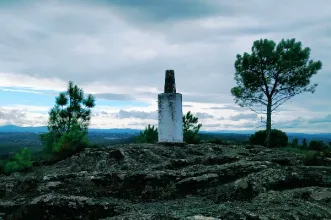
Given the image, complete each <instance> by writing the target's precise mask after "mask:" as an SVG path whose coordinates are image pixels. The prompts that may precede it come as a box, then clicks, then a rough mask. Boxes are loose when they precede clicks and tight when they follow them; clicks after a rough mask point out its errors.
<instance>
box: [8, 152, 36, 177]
mask: <svg viewBox="0 0 331 220" xmlns="http://www.w3.org/2000/svg"><path fill="white" fill-rule="evenodd" d="M31 167H32V160H31V151H30V150H29V149H28V148H26V147H25V148H23V150H22V151H21V152H18V153H16V154H15V156H14V157H13V158H12V159H10V160H9V161H8V162H7V163H6V164H5V166H4V172H5V173H6V174H10V173H13V172H19V171H24V170H27V169H29V168H31Z"/></svg>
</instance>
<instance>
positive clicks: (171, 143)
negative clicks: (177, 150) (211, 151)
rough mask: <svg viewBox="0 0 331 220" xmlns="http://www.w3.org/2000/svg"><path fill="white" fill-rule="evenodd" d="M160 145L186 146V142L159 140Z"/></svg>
mask: <svg viewBox="0 0 331 220" xmlns="http://www.w3.org/2000/svg"><path fill="white" fill-rule="evenodd" d="M157 144H158V145H163V146H185V145H186V143H185V142H157Z"/></svg>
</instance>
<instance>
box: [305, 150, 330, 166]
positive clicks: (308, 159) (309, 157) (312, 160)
mask: <svg viewBox="0 0 331 220" xmlns="http://www.w3.org/2000/svg"><path fill="white" fill-rule="evenodd" d="M303 163H304V165H306V166H323V165H324V164H325V157H324V156H322V155H321V154H320V153H319V152H316V151H315V152H311V151H309V152H307V153H306V154H305V156H304V160H303Z"/></svg>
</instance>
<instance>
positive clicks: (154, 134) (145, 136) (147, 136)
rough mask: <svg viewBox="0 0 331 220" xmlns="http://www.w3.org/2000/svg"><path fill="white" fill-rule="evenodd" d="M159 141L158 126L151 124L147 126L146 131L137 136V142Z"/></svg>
mask: <svg viewBox="0 0 331 220" xmlns="http://www.w3.org/2000/svg"><path fill="white" fill-rule="evenodd" d="M157 141H158V131H157V128H156V127H154V125H153V126H151V125H150V124H149V125H148V126H147V127H146V128H145V130H144V131H141V132H140V135H139V136H138V137H137V139H136V142H137V143H157Z"/></svg>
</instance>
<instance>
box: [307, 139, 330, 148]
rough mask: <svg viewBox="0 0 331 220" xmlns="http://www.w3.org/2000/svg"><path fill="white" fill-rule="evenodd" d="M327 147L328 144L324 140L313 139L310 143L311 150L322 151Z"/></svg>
mask: <svg viewBox="0 0 331 220" xmlns="http://www.w3.org/2000/svg"><path fill="white" fill-rule="evenodd" d="M325 148H326V145H325V144H324V142H323V141H318V140H312V141H310V143H309V149H310V150H316V151H322V150H324V149H325Z"/></svg>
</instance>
